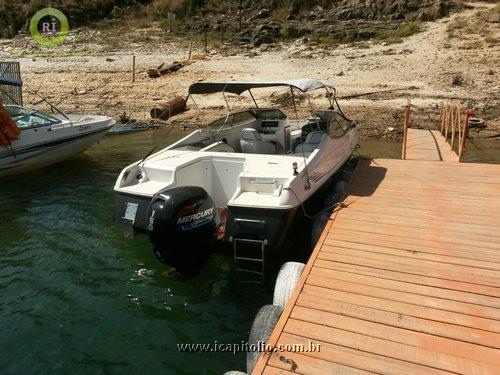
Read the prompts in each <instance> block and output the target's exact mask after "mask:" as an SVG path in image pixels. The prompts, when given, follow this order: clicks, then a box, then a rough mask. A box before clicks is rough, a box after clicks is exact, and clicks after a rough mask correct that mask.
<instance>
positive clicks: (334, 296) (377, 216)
mask: <svg viewBox="0 0 500 375" xmlns="http://www.w3.org/2000/svg"><path fill="white" fill-rule="evenodd" d="M409 130H410V131H409V133H408V140H407V153H406V158H407V160H387V159H378V160H373V161H362V162H360V163H359V165H358V167H357V169H356V171H355V173H354V175H353V178H352V179H351V182H350V184H349V186H348V188H347V190H348V193H347V197H346V198H345V203H346V204H347V207H345V208H342V209H339V210H338V211H336V212H334V214H333V215H332V217H331V218H330V221H329V222H328V224H327V226H326V228H325V230H324V231H323V233H322V236H321V238H320V240H319V242H318V244H317V246H316V247H315V249H314V251H313V254H312V255H311V258H310V260H309V262H308V263H307V265H306V268H305V270H304V272H303V274H302V277H301V279H300V280H299V284H298V286H297V288H296V289H295V292H294V294H293V295H292V297H291V300H290V302H289V304H288V305H287V307H286V308H285V309H284V311H283V314H282V316H281V318H280V320H279V321H278V324H277V326H276V328H275V330H274V332H273V334H272V336H271V338H270V340H269V344H270V345H280V344H295V345H296V344H303V345H304V347H305V348H307V347H308V344H309V342H312V343H314V344H321V347H320V350H319V351H314V352H301V353H299V352H297V351H296V350H290V351H288V350H286V348H284V347H281V348H280V347H279V346H277V347H278V348H280V350H278V351H276V352H273V353H264V354H263V355H261V357H260V358H259V361H258V363H257V365H256V367H255V369H254V372H253V373H254V374H285V373H295V374H321V375H324V374H364V373H380V374H398V375H399V374H444V373H459V374H498V373H499V371H500V214H499V213H500V199H499V197H500V165H486V164H460V163H458V162H457V161H456V160H457V155H456V154H454V153H452V152H451V151H450V150H449V146H446V144H445V142H444V138H442V137H441V135H440V133H439V132H430V131H427V130H412V129H409Z"/></svg>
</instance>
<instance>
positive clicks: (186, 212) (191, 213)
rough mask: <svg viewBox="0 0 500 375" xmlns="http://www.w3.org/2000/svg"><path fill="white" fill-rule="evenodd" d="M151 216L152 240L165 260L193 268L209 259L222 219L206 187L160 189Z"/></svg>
mask: <svg viewBox="0 0 500 375" xmlns="http://www.w3.org/2000/svg"><path fill="white" fill-rule="evenodd" d="M148 218H149V222H148V235H149V240H150V241H151V243H152V245H153V250H154V253H155V254H156V256H157V257H158V259H159V260H160V261H161V262H162V263H165V264H168V265H170V266H173V267H175V268H177V269H180V270H190V269H191V268H197V267H199V266H200V264H202V263H204V262H205V261H206V259H208V256H209V255H210V252H209V250H210V248H211V244H212V243H213V240H214V237H215V234H216V232H217V229H218V227H219V225H220V219H219V215H218V213H217V209H216V207H215V205H214V202H213V200H212V198H210V196H209V195H208V193H207V192H206V191H205V189H203V188H201V187H199V186H181V187H177V188H173V189H165V190H162V191H160V192H158V193H157V194H156V195H155V196H154V197H153V199H152V200H151V204H150V206H149V209H148Z"/></svg>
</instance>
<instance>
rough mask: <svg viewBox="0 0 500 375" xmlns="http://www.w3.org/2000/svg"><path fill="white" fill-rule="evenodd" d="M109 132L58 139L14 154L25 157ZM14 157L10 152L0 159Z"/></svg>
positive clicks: (97, 131)
mask: <svg viewBox="0 0 500 375" xmlns="http://www.w3.org/2000/svg"><path fill="white" fill-rule="evenodd" d="M108 130H109V128H104V129H100V130H96V131H93V132H91V133H85V134H78V135H76V136H72V137H68V138H61V139H58V140H55V141H51V142H47V143H40V144H37V145H34V146H28V147H25V148H22V149H19V150H16V149H14V154H15V155H16V156H17V155H23V154H26V153H28V152H33V151H36V150H38V149H46V148H50V147H54V146H59V145H62V144H65V143H70V142H73V141H76V140H79V139H82V138H87V137H89V136H91V135H94V134H98V133H101V132H104V131H108ZM12 156H13V155H12V152H8V153H7V154H5V155H2V156H0V159H5V158H9V157H12Z"/></svg>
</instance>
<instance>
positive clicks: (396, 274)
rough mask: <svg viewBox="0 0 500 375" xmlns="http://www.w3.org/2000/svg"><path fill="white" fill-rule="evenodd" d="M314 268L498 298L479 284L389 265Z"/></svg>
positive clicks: (499, 293) (331, 264)
mask: <svg viewBox="0 0 500 375" xmlns="http://www.w3.org/2000/svg"><path fill="white" fill-rule="evenodd" d="M315 267H322V268H326V269H332V270H342V271H346V272H350V273H356V274H360V275H369V276H376V277H380V278H385V279H389V280H399V281H407V282H409V283H413V284H421V285H429V286H435V287H436V288H441V289H443V290H445V291H446V290H454V291H463V292H468V293H475V294H478V295H483V296H491V297H496V298H498V297H500V289H499V288H495V287H489V286H486V285H479V284H470V283H466V282H462V281H454V280H448V279H442V278H439V277H432V276H424V275H418V274H414V273H413V274H409V273H407V272H405V271H404V270H401V269H397V268H392V267H391V265H388V266H387V267H385V268H377V267H372V266H370V265H360V264H356V263H353V262H351V263H343V262H337V261H328V260H323V259H317V260H316V262H315Z"/></svg>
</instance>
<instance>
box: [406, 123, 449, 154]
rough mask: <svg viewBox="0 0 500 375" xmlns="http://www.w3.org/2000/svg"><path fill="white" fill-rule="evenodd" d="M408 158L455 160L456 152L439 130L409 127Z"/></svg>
mask: <svg viewBox="0 0 500 375" xmlns="http://www.w3.org/2000/svg"><path fill="white" fill-rule="evenodd" d="M406 159H407V160H435V161H446V162H455V161H457V159H458V156H457V154H456V153H454V152H453V151H451V149H450V145H449V144H447V143H446V141H445V140H444V137H442V136H441V134H440V133H439V131H438V130H423V129H411V128H410V129H408V140H407V145H406Z"/></svg>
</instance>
